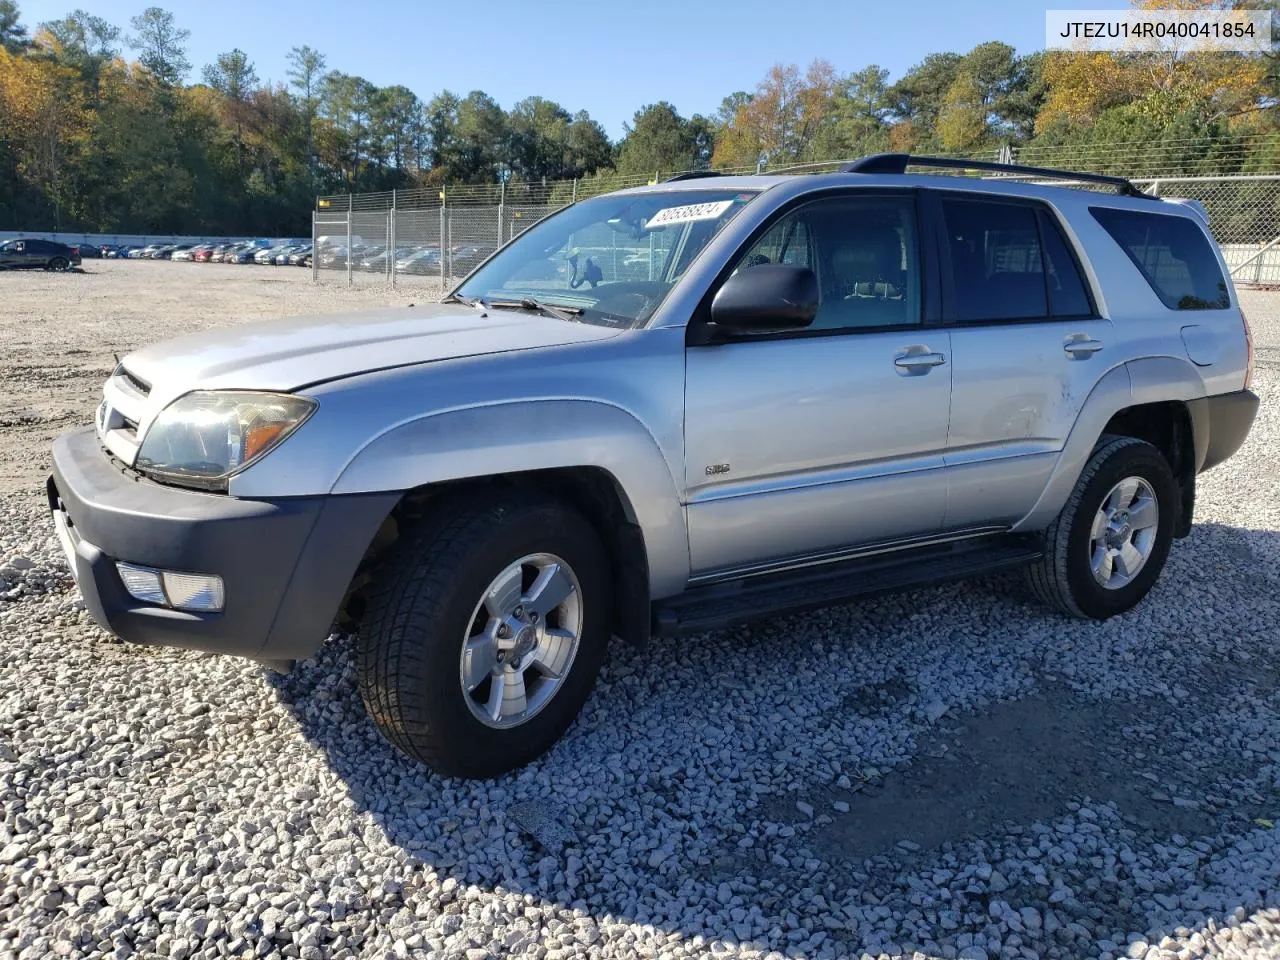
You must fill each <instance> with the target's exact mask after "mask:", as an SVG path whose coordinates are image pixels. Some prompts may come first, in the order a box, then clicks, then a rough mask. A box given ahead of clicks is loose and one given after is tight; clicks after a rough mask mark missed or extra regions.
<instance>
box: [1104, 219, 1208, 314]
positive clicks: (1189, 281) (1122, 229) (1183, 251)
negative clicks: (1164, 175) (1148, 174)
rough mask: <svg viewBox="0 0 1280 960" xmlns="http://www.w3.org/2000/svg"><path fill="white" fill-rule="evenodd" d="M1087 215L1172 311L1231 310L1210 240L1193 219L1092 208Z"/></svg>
mask: <svg viewBox="0 0 1280 960" xmlns="http://www.w3.org/2000/svg"><path fill="white" fill-rule="evenodd" d="M1089 212H1090V213H1092V214H1093V218H1094V219H1095V220H1097V221H1098V223H1100V224H1102V227H1103V229H1104V230H1106V231H1107V233H1109V234H1111V238H1112V239H1113V240H1115V242H1116V243H1118V244H1119V245H1120V248H1121V249H1122V250H1124V252H1125V253H1126V254H1128V255H1129V259H1130V260H1132V261H1133V263H1134V266H1136V267H1137V268H1138V270H1139V272H1140V273H1141V274H1142V276H1143V277H1144V278H1145V279H1146V281H1147V283H1149V284H1150V285H1151V289H1152V290H1153V291H1155V294H1156V296H1158V297H1159V298H1160V300H1161V301H1162V302H1163V303H1164V305H1165V306H1166V307H1168V308H1169V309H1170V310H1222V309H1224V308H1226V307H1229V306H1231V297H1230V294H1228V292H1227V282H1226V280H1225V279H1224V278H1223V276H1222V270H1221V268H1220V267H1219V266H1218V260H1217V258H1216V257H1215V256H1214V255H1213V248H1212V247H1211V246H1210V244H1209V239H1208V238H1207V237H1206V236H1205V235H1204V231H1203V230H1201V229H1200V228H1199V227H1198V226H1197V225H1196V224H1195V223H1194V222H1193V221H1192V220H1191V219H1189V218H1187V217H1176V216H1169V215H1168V214H1160V213H1143V212H1141V211H1138V210H1117V209H1114V208H1111V207H1090V208H1089Z"/></svg>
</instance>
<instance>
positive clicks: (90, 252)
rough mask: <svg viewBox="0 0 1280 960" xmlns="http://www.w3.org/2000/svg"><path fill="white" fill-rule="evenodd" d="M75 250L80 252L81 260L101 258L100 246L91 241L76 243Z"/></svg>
mask: <svg viewBox="0 0 1280 960" xmlns="http://www.w3.org/2000/svg"><path fill="white" fill-rule="evenodd" d="M76 250H78V251H79V252H80V257H81V259H83V260H101V259H102V248H101V247H99V246H97V245H95V244H92V243H81V244H77V245H76Z"/></svg>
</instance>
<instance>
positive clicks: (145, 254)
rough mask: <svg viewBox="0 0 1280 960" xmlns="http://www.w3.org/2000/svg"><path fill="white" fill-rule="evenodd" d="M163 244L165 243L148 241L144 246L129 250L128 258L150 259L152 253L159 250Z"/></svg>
mask: <svg viewBox="0 0 1280 960" xmlns="http://www.w3.org/2000/svg"><path fill="white" fill-rule="evenodd" d="M163 246H165V244H163V243H148V244H147V245H146V246H144V247H136V248H134V249H132V250H130V251H129V259H130V260H150V259H151V256H152V254H154V253H155V252H156V251H157V250H159V249H160V248H161V247H163Z"/></svg>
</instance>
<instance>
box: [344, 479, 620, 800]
mask: <svg viewBox="0 0 1280 960" xmlns="http://www.w3.org/2000/svg"><path fill="white" fill-rule="evenodd" d="M436 516H437V519H435V520H432V521H427V522H424V523H422V524H421V525H419V526H418V527H417V528H415V529H414V530H413V531H412V532H411V533H409V534H408V535H407V536H405V537H404V538H402V540H401V541H400V543H399V544H397V548H396V549H395V551H394V553H393V556H392V558H391V559H390V560H389V562H388V565H387V567H386V568H385V569H384V571H383V573H382V575H381V577H380V579H379V580H378V581H377V583H376V585H375V588H374V590H373V592H372V595H371V596H370V598H369V602H368V606H367V609H366V612H365V615H364V618H363V623H362V625H361V628H360V632H359V638H358V641H357V647H356V649H357V670H358V674H359V685H360V695H361V698H362V699H363V700H364V703H365V708H366V709H367V710H368V711H369V715H370V716H371V717H372V718H373V721H374V723H375V724H376V725H377V727H378V729H379V730H380V731H381V732H382V734H383V736H385V737H386V738H387V740H389V741H390V742H391V743H392V744H393V745H395V746H396V747H397V748H399V749H400V750H401V751H403V752H404V753H405V754H407V755H408V756H410V757H412V758H414V759H416V760H419V761H421V762H422V763H424V764H426V765H427V766H428V767H430V768H431V769H433V770H435V771H436V772H437V773H441V774H446V775H449V776H458V777H493V776H497V775H499V774H502V773H506V772H508V771H511V770H515V769H517V768H519V767H522V766H524V765H525V764H527V763H529V762H530V761H531V760H533V759H535V758H536V757H538V756H540V755H541V754H542V753H544V752H546V751H547V750H548V749H549V748H550V747H551V746H552V744H554V743H555V742H556V741H557V740H558V739H559V738H560V736H561V735H562V734H563V733H564V731H565V730H566V729H568V727H569V725H570V724H571V723H572V722H573V720H574V718H575V717H576V716H577V715H578V712H579V711H580V710H581V709H582V705H583V704H584V703H585V702H586V700H587V697H588V696H589V695H590V693H591V689H592V687H593V686H594V685H595V681H596V675H597V674H598V673H599V671H600V664H601V662H602V661H603V659H604V655H605V650H606V647H607V645H608V640H609V634H610V628H609V624H610V621H611V616H610V612H611V604H612V597H611V583H610V579H609V575H608V572H607V571H608V570H609V560H608V556H607V554H606V552H605V549H604V547H603V546H602V544H601V542H600V539H599V537H598V536H597V535H596V533H595V530H594V529H593V528H592V526H591V524H590V523H589V522H588V521H587V520H586V518H585V517H583V516H582V515H581V514H580V513H578V512H577V511H576V510H573V509H572V508H570V507H568V506H566V505H564V504H562V503H560V502H559V501H556V500H553V499H550V498H547V497H544V496H542V495H539V494H534V493H528V492H524V491H512V492H508V493H504V494H496V495H489V496H486V497H484V498H480V499H472V500H469V501H465V502H460V503H453V504H451V505H450V507H449V509H448V512H447V513H445V512H444V511H439V512H438V513H437V515H436ZM529 558H541V559H538V560H537V562H536V563H534V562H532V561H531V562H530V563H529V564H526V565H525V566H523V567H521V568H520V581H519V582H520V583H521V589H520V591H519V592H520V594H521V595H522V596H524V597H531V596H532V595H533V592H534V591H533V589H532V588H533V587H536V586H537V581H536V580H535V581H533V582H532V583H531V582H530V580H531V578H532V577H533V576H534V574H535V573H537V572H538V570H539V568H538V566H537V564H538V563H543V562H546V563H548V567H547V568H544V572H545V570H546V569H550V566H554V565H555V563H553V561H560V562H562V563H563V564H564V565H565V566H567V567H568V570H569V580H570V581H573V582H576V584H577V588H576V589H575V590H573V591H572V592H571V593H569V594H568V597H567V599H566V600H564V601H563V603H562V604H560V605H558V606H556V607H555V608H554V612H552V611H551V610H548V611H547V612H546V613H545V614H544V615H543V616H542V617H541V618H538V617H535V616H534V615H535V614H536V613H537V611H536V610H530V611H525V613H524V614H523V618H524V619H511V618H510V617H506V618H503V619H500V618H495V617H494V616H492V615H491V612H490V610H489V609H488V607H487V606H486V601H485V597H486V594H487V593H489V589H490V587H491V586H492V585H493V584H494V583H495V578H498V577H499V575H500V574H503V573H504V572H509V571H510V570H511V568H512V567H513V566H514V564H515V563H516V562H517V561H519V560H522V559H529ZM547 558H549V559H547ZM562 572H563V571H562ZM538 575H539V576H542V574H541V573H540V574H538ZM508 582H514V581H510V580H509V581H508ZM548 582H550V581H549V580H548ZM575 597H576V600H575ZM545 599H546V598H545V597H544V600H545ZM493 603H494V606H495V607H502V608H503V609H509V608H510V605H509V604H508V605H505V606H504V605H503V604H501V603H498V602H497V601H493ZM529 603H530V606H531V607H532V606H533V603H532V601H531V600H530V601H529ZM530 618H533V619H534V620H535V621H537V622H540V623H541V624H542V629H543V631H546V633H545V634H544V633H542V632H540V631H538V630H537V628H536V626H535V627H533V628H532V629H533V630H534V633H533V634H530V635H526V634H528V631H529V629H531V628H530V627H529V619H530ZM508 623H514V624H525V626H524V627H522V628H521V629H519V631H518V632H517V633H514V634H513V633H511V632H510V631H509V632H508V634H507V636H508V638H509V639H507V640H501V639H496V640H495V641H494V643H495V645H496V646H501V645H503V644H506V645H507V646H508V649H507V650H506V651H505V657H506V658H507V660H508V661H510V660H511V659H513V658H516V659H519V660H522V661H523V662H524V663H525V664H526V665H527V664H529V662H530V661H529V658H530V657H533V658H534V661H535V662H534V663H533V665H532V666H527V669H525V672H524V673H523V677H524V679H523V680H522V681H521V682H520V684H519V685H517V684H516V683H515V681H514V680H510V687H511V689H515V688H516V687H517V686H518V687H519V689H521V690H523V691H524V695H525V696H526V698H527V707H528V708H529V711H528V712H529V715H528V716H527V717H524V718H523V719H522V718H521V715H520V714H516V715H515V717H514V720H513V718H511V717H505V716H504V717H503V718H500V719H498V720H496V721H495V719H494V718H493V717H492V715H491V711H492V709H493V707H491V706H490V704H492V703H493V702H494V701H495V699H496V701H497V703H498V709H500V710H505V709H506V707H507V701H506V700H505V699H503V698H502V696H501V695H499V696H498V697H496V698H495V696H494V687H495V684H497V683H498V680H497V679H496V678H497V676H498V674H499V673H500V674H502V676H503V681H502V682H503V685H504V687H506V686H507V685H508V680H509V678H511V677H512V673H511V672H510V671H511V669H512V668H511V667H510V664H509V663H508V665H506V666H503V665H502V664H501V663H497V664H495V665H494V668H493V670H492V671H490V672H489V673H487V674H486V673H485V672H484V671H483V670H482V669H481V668H480V666H479V665H478V666H476V668H475V676H476V677H480V676H483V677H485V679H483V680H481V681H480V682H479V685H478V686H476V687H475V689H474V690H472V692H471V693H468V692H467V688H468V686H469V685H470V683H471V680H472V677H471V676H470V675H469V674H468V673H467V664H470V663H471V662H472V661H471V660H464V658H463V648H464V645H466V646H470V645H471V644H472V643H473V642H475V643H479V642H481V641H482V637H481V636H480V635H477V631H479V632H480V634H484V635H485V636H488V634H486V633H485V631H489V630H493V631H495V635H496V636H498V637H500V636H501V634H500V633H496V631H497V630H498V629H499V627H497V626H495V624H503V625H505V624H508ZM575 625H576V626H577V628H578V629H577V633H578V641H577V644H576V650H575V651H574V652H572V653H568V654H563V653H562V654H561V656H562V657H563V656H567V657H568V658H569V659H560V660H558V661H557V669H559V671H560V676H561V679H560V680H559V681H555V682H554V687H552V688H548V687H546V686H544V684H546V683H550V682H552V681H550V680H548V678H547V676H546V675H544V673H543V669H544V668H543V667H541V666H539V665H538V664H537V663H536V661H537V660H538V659H539V658H543V659H545V656H544V655H543V654H542V650H543V644H544V643H547V644H553V645H554V644H563V643H564V641H561V640H557V639H555V638H552V637H550V631H551V630H552V629H556V630H559V631H560V632H561V633H562V634H564V633H573V632H574V631H573V629H572V628H573V627H574V626H575ZM469 638H470V639H469ZM530 643H536V645H535V646H533V647H532V648H530V647H529V646H528V645H529V644H530ZM512 646H514V649H510V647H512ZM486 649H488V648H486ZM558 649H560V650H561V651H563V650H565V649H567V648H566V647H564V646H561V647H559V648H558ZM522 651H523V655H521V652H522ZM486 656H488V655H486ZM483 660H484V657H482V656H480V655H477V656H476V661H475V662H476V663H477V664H480V663H481V662H482V661H483ZM490 660H491V661H492V657H491V656H490ZM517 666H519V664H517ZM486 684H487V686H486ZM547 689H551V692H550V693H549V694H547V693H546V692H545V691H546V690H547ZM499 694H501V690H500V691H499ZM544 695H545V696H547V697H548V698H547V699H546V700H545V701H543V702H542V703H541V705H540V706H539V705H538V698H539V697H540V696H544ZM516 696H518V695H516ZM516 702H517V703H518V702H520V701H518V700H517V701H516ZM535 707H536V709H534V708H535ZM482 714H483V715H484V716H485V717H487V718H488V719H487V720H483V721H482V719H481V715H482ZM495 723H498V724H509V725H506V726H496V725H495Z"/></svg>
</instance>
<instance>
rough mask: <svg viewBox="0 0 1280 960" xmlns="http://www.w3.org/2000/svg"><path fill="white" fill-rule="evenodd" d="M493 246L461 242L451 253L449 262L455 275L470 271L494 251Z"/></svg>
mask: <svg viewBox="0 0 1280 960" xmlns="http://www.w3.org/2000/svg"><path fill="white" fill-rule="evenodd" d="M493 250H494V248H493V247H485V246H478V245H474V244H459V245H456V246H454V247H453V248H452V250H451V251H450V253H449V264H450V267H451V268H452V270H453V272H454V274H455V275H458V276H461V275H462V274H465V273H470V272H471V271H472V270H474V269H475V268H476V267H478V266H479V265H480V264H481V263H483V262H484V261H485V260H486V259H488V257H489V256H490V255H491V254H492V253H493Z"/></svg>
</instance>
